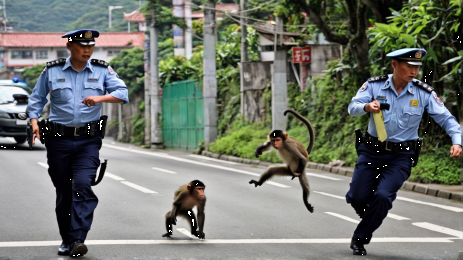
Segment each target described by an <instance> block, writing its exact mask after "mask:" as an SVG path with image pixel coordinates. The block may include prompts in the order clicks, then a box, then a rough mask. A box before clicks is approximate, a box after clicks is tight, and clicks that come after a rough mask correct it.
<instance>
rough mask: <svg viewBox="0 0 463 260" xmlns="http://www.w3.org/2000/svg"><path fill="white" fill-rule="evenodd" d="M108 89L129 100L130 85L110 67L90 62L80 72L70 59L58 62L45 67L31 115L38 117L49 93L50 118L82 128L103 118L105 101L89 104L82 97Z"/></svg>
mask: <svg viewBox="0 0 463 260" xmlns="http://www.w3.org/2000/svg"><path fill="white" fill-rule="evenodd" d="M106 91H107V92H108V93H110V94H111V95H112V96H114V97H116V98H119V99H121V100H123V101H124V103H128V102H129V98H128V92H127V87H126V85H125V83H124V81H122V80H121V79H120V78H119V76H118V75H117V74H116V73H115V72H114V70H113V69H112V68H111V67H110V66H100V65H96V64H92V63H91V62H90V61H88V62H87V65H86V66H85V67H84V68H83V69H82V70H81V71H80V72H77V71H76V70H75V69H74V68H73V67H72V65H71V61H70V58H69V57H68V58H67V59H66V61H65V62H64V59H63V62H59V64H58V65H52V66H51V67H50V66H47V67H45V69H44V70H43V72H42V74H41V75H40V77H39V79H38V81H37V84H36V85H35V87H34V90H33V91H32V94H31V96H30V97H29V104H28V106H27V113H28V115H29V118H38V117H39V116H40V114H41V113H42V110H43V107H44V106H45V105H46V104H47V98H46V97H47V95H48V94H50V115H49V120H50V121H53V122H56V123H60V124H63V125H66V126H70V127H82V126H84V125H85V124H86V123H87V122H91V121H96V120H99V119H100V112H101V107H102V103H99V104H96V105H95V106H91V107H87V106H86V105H85V104H83V103H82V100H83V99H84V98H86V97H89V96H101V95H105V93H106Z"/></svg>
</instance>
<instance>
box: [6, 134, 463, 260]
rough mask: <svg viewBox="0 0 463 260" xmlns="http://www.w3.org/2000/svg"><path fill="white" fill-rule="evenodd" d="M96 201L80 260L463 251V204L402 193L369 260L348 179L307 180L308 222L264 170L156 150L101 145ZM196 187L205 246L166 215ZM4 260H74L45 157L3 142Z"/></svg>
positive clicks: (292, 186)
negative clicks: (355, 247)
mask: <svg viewBox="0 0 463 260" xmlns="http://www.w3.org/2000/svg"><path fill="white" fill-rule="evenodd" d="M100 158H101V160H103V159H108V168H107V170H106V171H107V173H106V176H105V179H104V180H103V182H101V183H100V184H99V185H98V186H95V187H94V191H95V193H96V194H97V196H98V198H99V200H100V202H99V204H98V207H97V209H96V211H95V217H94V222H93V225H92V230H91V231H90V232H89V235H88V237H87V241H86V244H87V246H88V248H89V252H88V254H87V255H86V256H84V257H80V258H77V259H104V260H112V259H117V260H119V259H121V260H122V259H124V260H125V259H393V260H394V259H457V258H458V255H459V252H460V251H463V217H462V216H463V215H462V214H463V205H462V204H459V203H454V202H451V201H448V200H445V199H440V198H435V197H430V196H426V195H422V194H417V193H411V192H406V191H399V196H398V198H397V200H396V201H395V202H394V208H393V209H392V210H391V211H390V214H389V215H388V217H387V218H386V219H385V221H384V222H383V225H382V226H381V227H380V228H379V229H378V230H377V231H376V232H375V234H374V237H373V240H372V242H371V244H370V245H367V246H366V249H367V252H368V255H367V256H353V255H352V250H351V249H350V248H349V243H350V238H351V236H352V232H353V231H354V229H355V227H356V222H358V221H359V218H358V216H357V215H356V214H355V212H354V210H353V209H352V208H351V207H350V205H348V204H347V203H346V202H345V199H344V195H345V193H346V192H347V190H348V188H349V182H350V177H346V176H339V175H335V174H329V173H324V172H317V171H310V170H309V171H308V178H309V182H310V185H311V189H312V194H311V197H310V199H309V201H310V202H311V203H312V205H313V206H314V207H315V212H314V213H313V214H311V213H309V212H308V211H307V209H306V208H305V206H304V204H303V202H302V191H301V188H300V186H299V184H298V181H296V180H294V181H291V180H290V179H289V178H282V177H280V178H274V179H273V180H272V182H270V183H265V184H264V185H263V186H262V187H258V188H254V186H253V185H250V184H248V182H249V180H251V179H257V178H258V175H260V173H262V172H263V170H264V168H262V167H252V166H250V165H242V164H236V163H232V162H228V161H219V160H215V159H211V158H208V157H201V156H196V155H191V154H187V153H183V152H178V151H150V150H146V149H141V148H138V147H136V146H131V145H128V144H122V143H114V142H110V141H109V140H105V141H104V145H103V148H102V149H101V151H100ZM193 179H200V180H201V181H203V182H204V183H205V184H206V192H205V193H206V196H207V199H208V201H207V205H206V222H205V228H204V232H205V234H206V239H205V240H204V241H200V240H198V239H196V238H191V237H190V236H189V235H188V233H189V230H188V229H189V226H188V223H187V221H185V220H182V219H178V222H177V226H174V235H173V237H172V239H166V238H163V237H161V235H162V234H163V233H165V232H166V231H165V226H164V215H165V213H166V212H167V211H169V210H170V208H171V204H172V199H173V193H174V191H175V190H176V189H177V188H178V187H179V186H181V185H183V184H186V183H188V182H189V181H191V180H193ZM0 198H1V200H0V260H5V259H15V260H16V259H21V260H23V259H26V260H28V259H40V260H41V259H53V260H54V259H68V257H60V256H58V255H57V248H58V246H59V245H60V243H61V241H60V236H59V233H58V227H57V224H56V219H55V213H54V204H55V193H54V188H53V185H52V183H51V181H50V178H49V176H48V173H47V164H46V150H45V147H44V146H43V145H41V144H36V146H35V147H34V150H32V151H30V150H28V147H27V144H22V145H16V144H15V143H14V140H13V139H11V138H0Z"/></svg>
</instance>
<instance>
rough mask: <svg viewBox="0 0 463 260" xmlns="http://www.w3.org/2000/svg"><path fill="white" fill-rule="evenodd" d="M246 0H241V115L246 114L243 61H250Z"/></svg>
mask: <svg viewBox="0 0 463 260" xmlns="http://www.w3.org/2000/svg"><path fill="white" fill-rule="evenodd" d="M245 3H246V0H240V16H241V17H240V27H241V65H240V96H241V99H240V103H241V106H240V108H241V115H243V116H244V115H245V97H244V71H243V65H244V64H243V63H244V62H246V61H248V45H247V43H246V38H247V28H246V25H245V23H246V21H245V20H244V18H243V16H244V15H245V12H244V5H245Z"/></svg>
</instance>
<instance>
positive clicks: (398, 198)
mask: <svg viewBox="0 0 463 260" xmlns="http://www.w3.org/2000/svg"><path fill="white" fill-rule="evenodd" d="M313 192H315V193H318V194H321V195H325V196H329V197H333V198H337V199H342V200H345V199H346V198H345V197H342V196H338V195H333V194H330V193H326V192H321V191H313ZM397 200H402V201H408V202H412V203H416V204H422V205H427V206H431V207H436V208H441V209H445V210H449V211H453V212H463V208H457V207H453V206H445V205H440V204H437V203H431V202H424V201H420V200H414V199H409V198H404V197H400V196H397Z"/></svg>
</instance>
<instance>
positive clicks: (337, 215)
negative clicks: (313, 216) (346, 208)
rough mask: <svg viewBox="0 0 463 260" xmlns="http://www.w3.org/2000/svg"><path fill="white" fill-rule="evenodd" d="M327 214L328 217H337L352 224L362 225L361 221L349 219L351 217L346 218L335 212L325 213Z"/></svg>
mask: <svg viewBox="0 0 463 260" xmlns="http://www.w3.org/2000/svg"><path fill="white" fill-rule="evenodd" d="M325 214H328V215H331V216H333V217H337V218H340V219H344V220H347V221H349V222H352V223H355V224H358V223H360V221H358V220H356V219H353V218H349V217H346V216H344V215H341V214H338V213H334V212H325Z"/></svg>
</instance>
